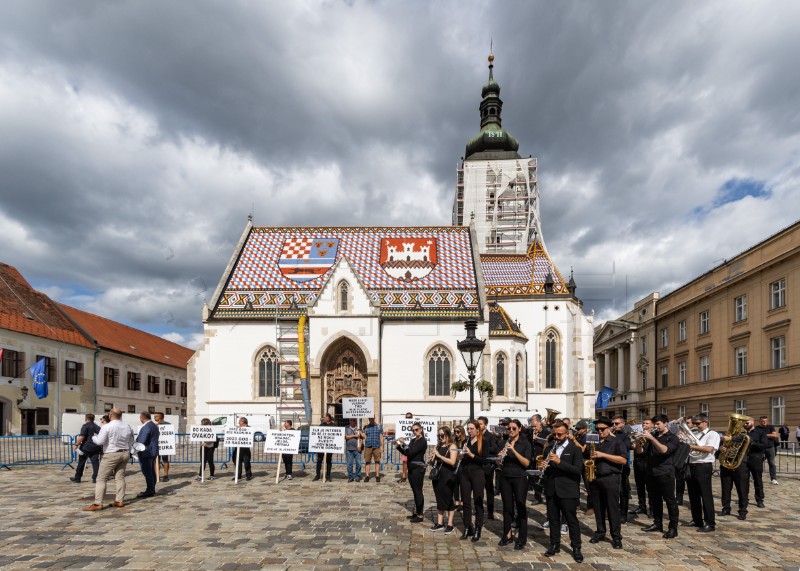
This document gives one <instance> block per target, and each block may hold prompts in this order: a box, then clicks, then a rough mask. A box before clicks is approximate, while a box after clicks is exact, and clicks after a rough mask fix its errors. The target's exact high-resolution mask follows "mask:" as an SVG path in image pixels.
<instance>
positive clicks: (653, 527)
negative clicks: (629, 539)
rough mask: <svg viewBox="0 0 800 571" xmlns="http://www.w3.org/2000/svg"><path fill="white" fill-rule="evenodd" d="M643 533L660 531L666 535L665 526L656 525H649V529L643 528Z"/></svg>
mask: <svg viewBox="0 0 800 571" xmlns="http://www.w3.org/2000/svg"><path fill="white" fill-rule="evenodd" d="M642 531H658V532H661V533H664V526H661V525H658V524H656V523H654V524H652V525H648V526H647V527H643V528H642Z"/></svg>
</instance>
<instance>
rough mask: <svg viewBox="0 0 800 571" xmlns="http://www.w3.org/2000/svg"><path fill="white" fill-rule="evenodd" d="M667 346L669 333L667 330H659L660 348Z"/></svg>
mask: <svg viewBox="0 0 800 571" xmlns="http://www.w3.org/2000/svg"><path fill="white" fill-rule="evenodd" d="M668 344H669V332H668V331H667V328H666V327H665V328H664V329H662V330H661V347H666V346H667V345H668Z"/></svg>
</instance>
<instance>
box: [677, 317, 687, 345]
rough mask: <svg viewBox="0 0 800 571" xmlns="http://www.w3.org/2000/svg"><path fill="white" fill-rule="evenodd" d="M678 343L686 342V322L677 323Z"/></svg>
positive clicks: (683, 320)
mask: <svg viewBox="0 0 800 571" xmlns="http://www.w3.org/2000/svg"><path fill="white" fill-rule="evenodd" d="M678 341H686V320H685V319H681V320H680V322H678Z"/></svg>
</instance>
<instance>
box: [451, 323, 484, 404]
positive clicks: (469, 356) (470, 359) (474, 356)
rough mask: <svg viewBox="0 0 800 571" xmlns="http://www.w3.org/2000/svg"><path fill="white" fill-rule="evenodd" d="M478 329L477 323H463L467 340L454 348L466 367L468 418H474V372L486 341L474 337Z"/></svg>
mask: <svg viewBox="0 0 800 571" xmlns="http://www.w3.org/2000/svg"><path fill="white" fill-rule="evenodd" d="M477 328H478V322H477V321H476V320H474V319H470V320H468V321H466V322H464V329H466V330H467V338H466V339H464V340H462V341H458V342H457V343H456V346H457V347H458V350H459V351H460V352H461V357H462V358H463V359H464V364H465V365H466V366H467V374H468V376H469V417H470V418H475V371H476V370H477V369H478V363H479V362H480V360H481V355H482V354H483V348H484V346H485V345H486V341H484V340H483V339H478V338H477V337H475V330H476V329H477Z"/></svg>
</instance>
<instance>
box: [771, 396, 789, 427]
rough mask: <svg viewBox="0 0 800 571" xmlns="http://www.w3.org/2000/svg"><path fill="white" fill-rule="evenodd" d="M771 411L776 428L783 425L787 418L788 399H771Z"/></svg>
mask: <svg viewBox="0 0 800 571" xmlns="http://www.w3.org/2000/svg"><path fill="white" fill-rule="evenodd" d="M769 409H770V412H771V416H772V424H774V425H775V426H779V425H782V424H783V423H784V422H785V421H784V419H785V418H786V398H785V397H770V398H769Z"/></svg>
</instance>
